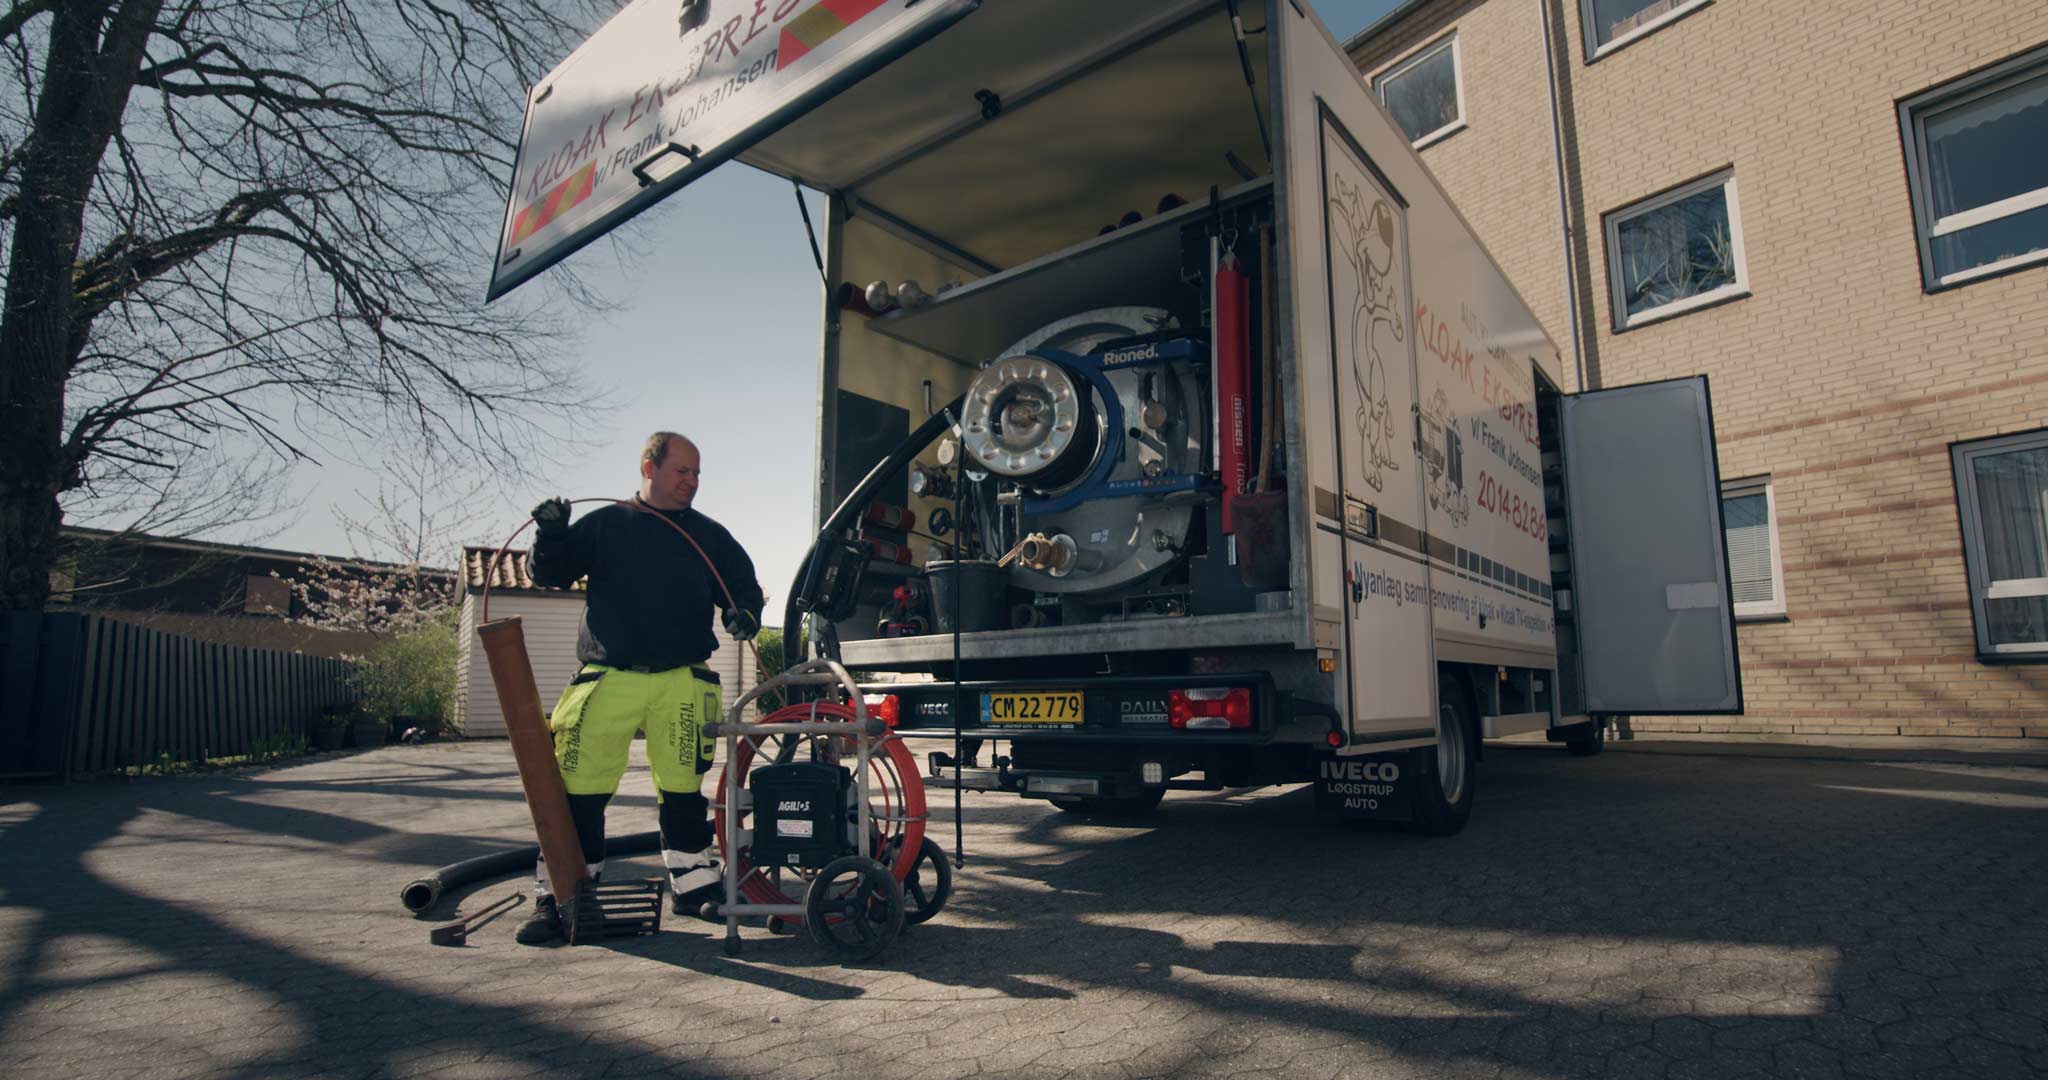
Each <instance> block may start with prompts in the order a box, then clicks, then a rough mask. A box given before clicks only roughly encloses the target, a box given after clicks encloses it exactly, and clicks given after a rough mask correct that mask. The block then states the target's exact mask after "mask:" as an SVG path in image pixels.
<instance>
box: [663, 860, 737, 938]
mask: <svg viewBox="0 0 2048 1080" xmlns="http://www.w3.org/2000/svg"><path fill="white" fill-rule="evenodd" d="M724 873H725V872H724V870H723V869H722V868H721V867H720V865H719V862H718V860H717V859H715V858H714V859H710V860H708V861H707V862H704V863H701V864H699V865H697V866H693V867H689V868H687V869H678V870H674V871H671V872H670V874H669V879H668V889H669V893H668V897H669V900H668V903H669V907H668V909H669V911H671V912H673V913H674V914H676V915H677V916H685V915H687V916H691V917H693V918H698V919H704V920H706V921H709V922H717V921H718V920H717V919H716V918H715V917H713V916H711V915H709V914H706V905H708V904H715V903H718V902H720V901H723V900H724V899H725V876H724Z"/></svg>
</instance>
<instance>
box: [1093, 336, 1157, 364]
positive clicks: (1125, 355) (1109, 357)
mask: <svg viewBox="0 0 2048 1080" xmlns="http://www.w3.org/2000/svg"><path fill="white" fill-rule="evenodd" d="M1157 359H1159V343H1158V342H1156V341H1155V342H1152V343H1151V344H1149V345H1133V346H1131V347H1130V348H1127V349H1111V350H1109V351H1108V352H1106V353H1103V354H1102V366H1103V367H1116V366H1118V365H1120V364H1135V363H1138V362H1139V361H1141V360H1157Z"/></svg>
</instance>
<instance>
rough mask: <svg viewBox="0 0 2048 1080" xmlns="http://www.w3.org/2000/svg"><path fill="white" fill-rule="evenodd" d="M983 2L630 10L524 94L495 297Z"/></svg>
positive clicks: (743, 0) (683, 5) (681, 3)
mask: <svg viewBox="0 0 2048 1080" xmlns="http://www.w3.org/2000/svg"><path fill="white" fill-rule="evenodd" d="M979 3H980V0H922V2H920V0H774V2H773V3H763V2H759V0H635V2H634V3H631V4H628V5H627V6H626V7H625V8H624V9H622V10H621V11H620V12H619V13H618V14H617V15H614V16H612V18H611V19H610V20H609V21H608V22H606V23H605V24H604V25H603V26H602V27H600V28H599V29H598V31H597V33H595V34H592V35H591V37H590V40H588V41H586V42H584V43H583V44H582V45H581V46H580V47H578V48H577V50H576V51H575V52H574V53H571V54H570V55H569V58H568V59H566V60H564V61H562V63H561V65H560V66H558V67H556V68H555V70H554V71H552V72H549V73H548V76H547V77H546V78H544V79H542V80H541V81H540V82H538V83H536V84H534V87H533V89H532V90H531V91H530V92H529V93H528V95H527V101H526V123H525V127H524V129H523V130H522V131H521V133H520V139H519V156H518V158H517V160H516V161H515V162H514V165H513V173H512V184H511V190H510V197H509V199H508V201H507V205H506V207H505V222H504V226H503V229H502V232H501V233H500V235H499V241H498V249H497V256H496V258H495V259H494V260H493V261H492V266H491V286H490V291H489V294H488V299H492V300H495V299H497V298H498V297H500V296H503V295H504V294H505V293H507V292H510V291H511V290H512V289H513V288H514V287H516V286H518V285H519V284H520V283H521V282H524V281H526V280H528V279H530V278H532V277H533V276H534V275H535V274H538V273H540V272H541V271H542V270H545V269H547V268H548V267H549V266H552V265H554V264H555V263H557V262H560V261H561V260H562V259H563V258H565V257H567V256H568V255H569V254H570V253H572V252H574V251H575V250H576V249H577V248H580V247H582V246H583V245H585V244H587V243H589V242H590V241H592V240H595V239H597V238H598V237H600V236H603V235H604V234H605V233H607V232H609V231H611V230H612V229H614V228H616V227H617V226H618V225H620V224H621V223H623V222H625V221H627V220H628V219H630V218H632V217H633V216H634V215H636V214H638V213H640V212H641V211H643V210H646V209H647V208H648V207H650V206H653V205H654V204H655V203H657V202H660V201H661V200H662V199H665V198H667V197H668V196H669V195H671V194H673V193H675V192H676V191H678V190H680V189H681V188H682V187H684V186H685V185H687V184H689V183H690V182H691V181H693V180H695V179H696V178H697V177H699V176H702V175H704V174H705V173H707V172H710V171H711V170H712V169H714V168H716V167H717V166H718V165H719V164H720V163H722V162H725V161H727V160H730V159H731V158H733V157H735V156H737V155H739V154H741V153H743V152H745V151H746V150H748V149H749V148H751V147H753V146H754V145H755V144H757V143H759V142H760V141H761V140H763V139H765V138H767V137H768V136H769V135H771V134H773V133H775V132H776V131H779V130H781V129H782V128H783V127H786V126H787V125H789V124H791V123H793V122H795V121H796V120H797V119H799V118H801V117H803V116H805V115H806V114H808V113H810V112H812V111H813V110H814V109H816V108H817V107H818V106H819V105H821V104H822V103H824V102H826V101H828V100H830V99H832V98H833V97H834V96H836V95H838V94H839V93H841V92H842V91H844V90H846V89H847V88H849V87H851V86H853V85H855V84H856V83H859V82H860V81H862V80H863V79H865V78H867V77H868V76H870V75H872V74H874V73H875V72H877V71H880V70H881V69H882V68H883V67H885V66H887V65H889V64H890V63H892V62H894V61H895V60H897V59H898V58H900V57H902V56H904V55H906V54H908V53H909V52H910V51H911V50H913V49H915V48H916V47H917V46H919V45H920V44H923V43H924V42H926V41H928V40H930V39H931V38H932V37H933V36H934V35H936V34H937V33H939V32H940V31H941V30H944V29H946V28H947V27H949V26H951V25H953V24H954V23H956V22H958V21H959V20H960V18H961V17H962V16H964V15H966V14H967V13H968V12H970V11H973V10H974V9H975V8H976V7H977V6H978V5H979ZM962 100H971V99H967V98H965V97H963V98H962Z"/></svg>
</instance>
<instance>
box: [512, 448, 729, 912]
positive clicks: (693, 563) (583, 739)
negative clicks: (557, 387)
mask: <svg viewBox="0 0 2048 1080" xmlns="http://www.w3.org/2000/svg"><path fill="white" fill-rule="evenodd" d="M700 468H701V455H700V454H699V452H698V449H697V446H696V444H694V443H692V442H691V441H690V440H688V439H686V438H684V437H683V436H681V435H678V434H676V433H675V432H672V431H658V432H656V433H654V434H653V435H652V436H650V437H649V438H648V440H647V445H646V446H645V447H644V448H643V449H642V450H641V453H640V493H639V496H638V498H636V499H635V500H634V501H633V503H632V504H631V505H630V506H629V505H624V504H609V505H606V506H604V507H601V508H599V509H597V510H593V511H591V512H590V513H588V514H585V515H583V517H582V518H581V519H579V520H578V521H577V522H576V523H575V524H574V525H571V524H570V523H569V504H568V502H567V501H566V500H563V499H549V500H548V501H546V502H544V503H541V504H540V505H539V506H537V507H535V508H534V510H533V520H534V524H535V526H536V532H535V538H534V542H533V580H534V581H535V582H536V583H538V584H541V585H546V586H552V587H555V588H566V587H567V586H569V585H571V584H572V583H574V582H575V581H576V580H577V579H578V578H588V585H587V591H586V592H585V594H584V605H583V622H582V624H581V625H580V626H579V627H578V628H577V632H576V658H577V659H578V660H579V661H581V662H582V668H581V669H580V670H579V671H578V672H577V673H576V676H575V678H572V679H570V680H569V685H568V686H567V687H566V688H564V689H563V691H562V697H561V700H559V701H557V702H556V703H555V711H554V712H553V713H552V714H551V715H550V717H549V719H548V727H549V729H550V730H551V731H552V732H553V734H554V740H555V763H556V764H557V765H558V766H559V767H560V768H561V771H562V785H563V787H565V788H567V789H568V792H569V816H570V818H571V819H572V820H573V821H574V822H575V826H576V839H577V841H578V842H579V843H580V844H581V845H582V847H583V856H584V859H585V860H586V863H587V866H586V867H585V869H586V870H587V872H588V874H589V875H590V876H591V877H593V878H595V877H597V876H598V874H599V873H601V872H602V871H603V869H604V811H605V805H606V804H607V803H609V802H610V801H611V797H612V795H613V793H615V792H617V791H618V788H619V779H620V778H621V777H622V776H624V775H625V772H626V754H627V751H628V750H629V749H630V748H631V746H632V742H633V736H634V735H635V734H636V733H637V732H640V731H643V730H644V731H645V732H646V734H647V762H648V764H649V766H651V768H652V771H653V773H654V792H655V798H656V799H657V800H658V801H659V804H660V810H659V820H660V825H661V857H662V862H663V864H664V865H665V866H666V867H667V869H668V873H669V886H670V895H671V902H672V904H673V910H674V911H675V912H676V914H678V915H681V914H685V913H691V914H694V913H696V912H697V911H698V910H699V908H700V907H701V905H702V904H703V903H704V902H706V901H708V900H711V899H712V898H714V897H716V896H719V895H721V894H722V891H721V890H720V888H719V886H720V882H721V881H722V877H721V871H720V868H719V864H718V860H717V857H716V856H714V855H712V854H711V852H710V850H709V849H710V845H711V822H710V820H709V819H708V818H707V816H706V812H707V810H708V807H709V804H708V803H707V802H706V801H705V798H704V795H703V793H702V792H701V791H700V788H701V787H702V785H703V782H704V774H705V773H706V772H708V771H710V769H711V759H712V754H713V752H714V751H715V750H716V748H717V745H718V743H717V740H715V739H711V738H707V737H705V734H704V724H705V723H707V722H709V721H711V720H715V719H716V718H717V717H718V715H719V711H720V701H719V686H718V675H717V673H716V672H714V671H712V670H711V669H710V668H708V667H705V666H704V661H705V660H706V659H708V658H709V657H710V656H711V654H712V653H713V652H714V651H716V650H717V648H718V639H717V638H716V637H714V636H713V635H712V633H711V609H712V607H713V606H714V605H716V606H717V607H719V608H722V609H724V615H723V617H722V620H723V622H724V624H725V629H726V632H727V633H729V634H731V635H732V637H733V638H734V639H735V640H738V641H744V640H747V639H750V638H752V637H753V636H754V635H755V634H756V633H757V632H758V631H759V630H760V628H761V607H762V604H763V602H764V601H763V598H762V595H761V586H760V583H759V582H757V581H756V580H755V578H754V564H753V562H752V560H750V559H748V558H747V553H746V551H744V550H743V549H742V548H741V547H740V545H739V542H738V541H736V540H734V539H733V538H732V534H731V533H729V532H727V531H726V530H725V528H724V526H721V525H720V524H718V523H717V522H715V521H713V520H711V519H710V518H708V517H706V516H704V515H703V514H701V513H698V512H697V511H696V510H693V509H691V507H690V504H691V502H692V501H694V500H695V498H696V496H697V484H698V480H699V479H700V477H701V476H702V473H701V472H700V471H699V470H700ZM656 515H659V516H660V517H662V518H666V519H667V520H668V521H669V522H673V523H674V524H675V525H678V526H681V527H682V529H683V530H684V531H685V532H687V533H688V534H689V535H690V537H691V538H692V539H694V540H695V541H696V543H697V545H698V546H700V547H702V549H703V552H702V554H700V553H699V552H698V550H697V549H696V548H694V547H692V546H691V545H690V543H689V542H688V541H686V540H684V539H683V537H681V536H678V535H676V530H675V529H673V528H670V527H669V525H668V524H666V523H664V522H662V521H658V520H656V519H655V518H656ZM721 582H722V584H721ZM727 590H730V598H728V595H727ZM535 876H536V877H537V878H538V880H539V884H538V886H537V888H536V893H537V895H536V897H535V899H534V905H533V913H532V915H531V916H530V917H529V918H528V919H527V920H526V922H525V924H523V925H522V926H520V928H519V934H518V938H519V941H520V942H521V943H522V944H527V945H540V944H547V943H550V942H553V941H557V940H560V939H561V938H562V936H563V934H562V927H561V919H560V911H559V908H558V906H557V904H556V898H555V897H553V896H552V895H550V894H549V889H548V875H547V867H546V864H545V862H543V863H541V864H540V865H538V866H536V867H535Z"/></svg>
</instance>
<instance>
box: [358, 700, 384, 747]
mask: <svg viewBox="0 0 2048 1080" xmlns="http://www.w3.org/2000/svg"><path fill="white" fill-rule="evenodd" d="M390 733H391V725H389V724H388V723H386V722H385V721H383V720H381V719H379V718H377V717H375V716H372V715H370V712H369V710H367V709H363V710H359V711H357V713H356V718H355V722H354V723H352V724H350V725H349V736H350V738H351V740H352V741H353V742H354V743H355V744H356V748H357V749H360V750H368V749H370V748H372V747H377V746H382V745H384V737H385V736H386V735H389V734H390Z"/></svg>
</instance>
